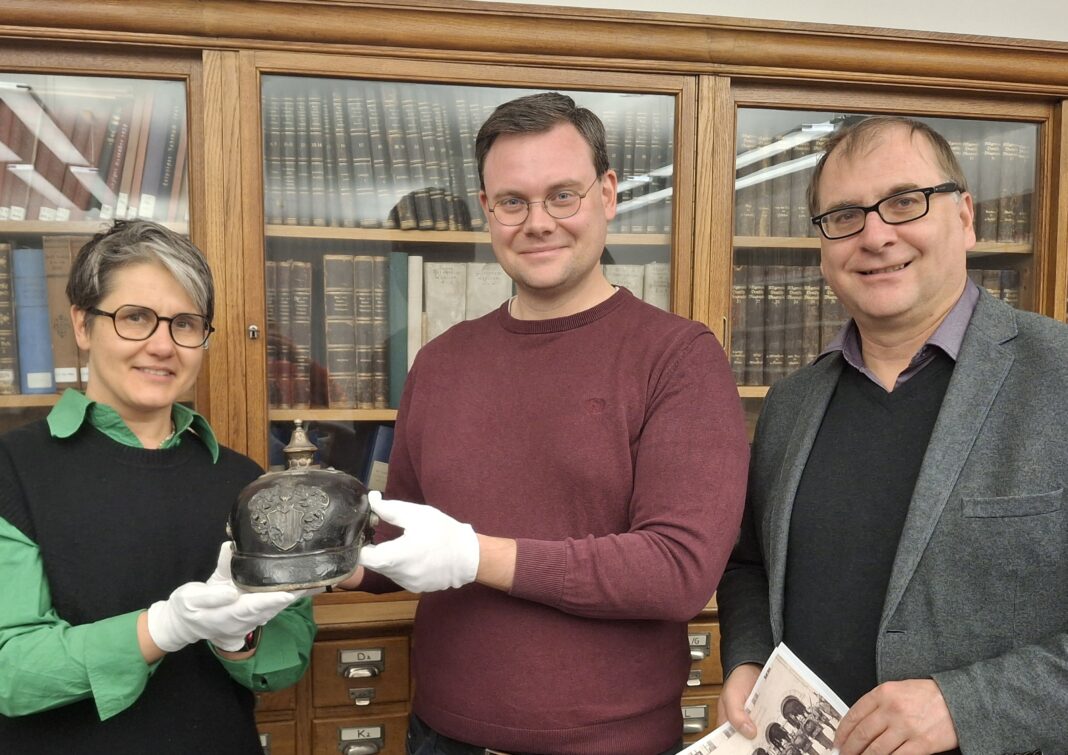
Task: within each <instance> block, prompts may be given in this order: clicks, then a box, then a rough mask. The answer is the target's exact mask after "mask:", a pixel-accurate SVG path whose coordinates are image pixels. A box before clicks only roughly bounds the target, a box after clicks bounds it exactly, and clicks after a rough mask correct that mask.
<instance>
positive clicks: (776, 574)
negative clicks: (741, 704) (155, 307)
mask: <svg viewBox="0 0 1068 755" xmlns="http://www.w3.org/2000/svg"><path fill="white" fill-rule="evenodd" d="M844 364H845V361H844V359H843V358H842V355H841V354H834V355H829V356H827V357H824V358H823V359H821V360H820V361H818V362H816V364H814V365H813V366H812V368H811V370H810V371H809V373H808V374H809V380H810V383H811V384H810V385H809V387H808V391H807V393H806V394H805V399H804V401H802V402H801V405H800V406H798V407H797V417H796V418H795V421H794V424H793V428H792V430H791V432H790V439H789V441H787V445H786V451H785V455H784V456H783V459H784V462H783V464H782V466H781V467H780V468H779V477H778V480H776V483H775V487H774V489H773V490H772V493H771V496H770V500H771V501H773V502H776V505H773V506H771V507H770V508H769V511H768V514H767V517H766V518H765V521H764V542H765V543H767V544H768V551H769V552H768V556H767V561H766V563H768V564H769V565H770V566H771V568H770V569H769V573H768V580H769V581H768V588H769V603H770V609H771V627H772V633H773V637H774V639H775V642H776V644H777V643H779V642H781V641H782V635H783V603H784V594H783V593H784V590H785V589H786V545H787V543H788V542H789V540H790V516H791V514H792V512H793V507H794V496H795V495H796V494H797V486H798V485H799V484H800V483H801V475H802V474H803V473H804V471H805V464H807V463H808V455H809V453H810V452H811V451H812V444H813V443H814V442H815V441H816V434H817V433H818V432H819V429H820V425H821V424H822V423H823V415H824V414H825V413H826V411H827V404H828V403H830V400H831V396H832V395H834V389H835V386H837V385H838V377H839V375H841V374H842V366H843V365H844Z"/></svg>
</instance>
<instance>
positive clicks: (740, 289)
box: [729, 265, 1020, 385]
mask: <svg viewBox="0 0 1068 755" xmlns="http://www.w3.org/2000/svg"><path fill="white" fill-rule="evenodd" d="M968 276H969V277H970V278H971V279H972V280H974V281H975V282H976V283H977V284H978V285H981V286H983V287H984V288H985V289H987V291H989V292H990V294H991V295H992V296H995V297H997V298H1000V299H1003V300H1005V301H1006V302H1007V303H1009V304H1011V305H1012V306H1019V301H1020V275H1019V271H1017V270H1015V269H1004V270H998V269H974V270H972V269H969V270H968ZM847 319H848V314H847V313H846V312H845V310H844V309H843V308H842V304H841V302H840V301H839V300H838V297H837V296H836V295H835V293H834V290H833V289H832V288H831V287H830V286H828V285H827V284H826V282H825V281H824V280H823V276H822V275H821V273H820V269H819V266H818V265H735V266H734V267H733V268H732V279H731V341H730V354H729V356H730V363H731V370H732V371H733V372H734V379H735V381H736V382H737V384H738V385H772V384H773V383H775V381H777V380H779V379H780V378H782V377H785V376H786V375H788V374H790V373H792V372H794V371H795V370H797V369H799V368H801V367H803V366H805V365H807V364H811V363H812V362H813V361H815V359H816V357H818V356H819V354H820V352H821V351H822V350H823V349H824V348H825V347H826V346H827V344H829V343H830V342H831V340H832V339H833V338H834V336H835V335H836V334H837V333H838V331H839V330H840V329H841V327H842V325H843V324H844V323H845V321H846V320H847Z"/></svg>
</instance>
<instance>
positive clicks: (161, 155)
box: [137, 97, 185, 220]
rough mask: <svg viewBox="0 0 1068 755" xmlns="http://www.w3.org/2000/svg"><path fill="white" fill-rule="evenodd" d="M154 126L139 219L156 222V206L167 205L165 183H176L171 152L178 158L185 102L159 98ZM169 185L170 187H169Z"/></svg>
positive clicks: (153, 119) (157, 99)
mask: <svg viewBox="0 0 1068 755" xmlns="http://www.w3.org/2000/svg"><path fill="white" fill-rule="evenodd" d="M152 110H153V112H152V125H151V128H150V130H149V132H148V146H147V147H146V151H145V165H144V170H143V172H142V174H141V195H140V200H139V201H138V208H137V217H139V218H144V219H146V220H153V219H155V217H156V212H157V210H156V205H157V203H163V202H166V199H167V198H169V197H170V193H169V191H168V194H167V195H166V198H165V197H164V196H163V194H162V193H161V192H163V191H164V190H165V185H164V181H168V182H173V181H174V175H173V173H174V164H173V160H172V155H171V151H172V149H173V150H174V153H173V154H174V156H177V145H178V131H179V129H180V128H181V122H182V120H183V118H184V115H185V108H184V105H183V102H182V101H181V100H179V99H178V98H177V97H174V98H170V97H168V98H165V99H160V98H159V97H157V98H156V100H155V101H154V103H153V108H152ZM169 185H170V183H168V184H167V187H169Z"/></svg>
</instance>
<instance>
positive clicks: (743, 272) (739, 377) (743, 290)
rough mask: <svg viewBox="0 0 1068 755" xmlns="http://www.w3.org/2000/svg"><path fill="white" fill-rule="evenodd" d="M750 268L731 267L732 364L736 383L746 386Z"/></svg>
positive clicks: (730, 354)
mask: <svg viewBox="0 0 1068 755" xmlns="http://www.w3.org/2000/svg"><path fill="white" fill-rule="evenodd" d="M748 286H749V266H748V265H732V266H731V343H730V353H729V357H730V363H731V372H732V373H734V382H735V383H737V384H738V385H746V377H745V339H746V333H747V330H746V317H745V316H746V302H747V301H748V296H749V292H748Z"/></svg>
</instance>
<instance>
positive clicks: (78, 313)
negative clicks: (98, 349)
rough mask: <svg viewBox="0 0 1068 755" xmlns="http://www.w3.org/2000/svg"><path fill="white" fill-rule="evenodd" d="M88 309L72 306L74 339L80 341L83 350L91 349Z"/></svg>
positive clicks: (71, 318)
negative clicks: (87, 318)
mask: <svg viewBox="0 0 1068 755" xmlns="http://www.w3.org/2000/svg"><path fill="white" fill-rule="evenodd" d="M86 314H87V313H86V311H85V310H84V309H79V308H78V307H75V306H73V305H72V306H71V308H70V320H71V322H72V323H73V324H74V340H75V341H77V342H78V348H79V349H81V350H82V351H88V350H89V323H88V322H87V321H86Z"/></svg>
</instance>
